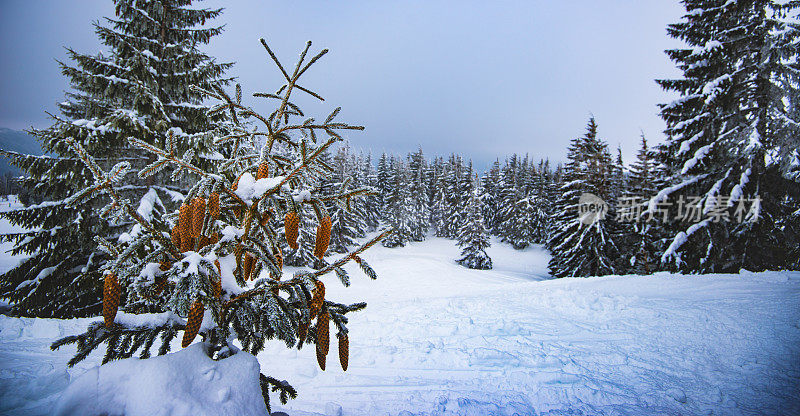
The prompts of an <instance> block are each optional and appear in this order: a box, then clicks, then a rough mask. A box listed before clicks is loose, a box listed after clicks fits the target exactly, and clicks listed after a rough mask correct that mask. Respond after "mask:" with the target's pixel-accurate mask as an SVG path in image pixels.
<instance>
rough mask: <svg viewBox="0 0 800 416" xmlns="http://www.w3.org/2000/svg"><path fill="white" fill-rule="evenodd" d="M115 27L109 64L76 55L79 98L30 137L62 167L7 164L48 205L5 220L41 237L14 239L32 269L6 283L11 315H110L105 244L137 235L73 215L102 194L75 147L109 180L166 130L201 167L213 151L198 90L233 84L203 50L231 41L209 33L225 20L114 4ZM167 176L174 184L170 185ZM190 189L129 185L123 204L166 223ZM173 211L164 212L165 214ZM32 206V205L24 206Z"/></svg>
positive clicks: (182, 2) (2, 293)
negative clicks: (91, 188)
mask: <svg viewBox="0 0 800 416" xmlns="http://www.w3.org/2000/svg"><path fill="white" fill-rule="evenodd" d="M114 3H115V13H116V18H114V19H107V24H108V26H102V25H99V24H98V25H96V32H97V35H98V37H99V38H100V41H101V42H102V44H103V45H104V46H105V47H106V48H107V50H106V52H105V53H98V54H96V55H88V54H82V53H79V52H76V51H74V50H72V49H67V53H68V56H69V59H70V61H71V62H62V63H60V64H61V70H62V73H63V74H64V75H65V76H67V77H68V78H69V80H70V84H71V87H72V91H71V92H69V93H67V98H66V100H65V101H63V102H61V103H60V104H59V109H60V111H61V116H53V119H54V120H55V123H54V124H53V125H52V126H51V127H49V128H46V129H42V130H39V129H34V130H31V131H30V133H31V134H32V135H34V136H35V137H36V138H37V139H38V140H39V141H40V143H41V146H42V148H43V149H44V150H45V151H46V152H48V153H49V154H51V155H52V156H30V155H22V154H12V153H8V152H4V154H5V155H6V156H8V157H10V158H11V160H12V163H13V164H14V165H16V166H18V167H20V168H22V169H23V170H24V171H25V173H26V177H25V178H24V179H22V182H21V183H22V186H23V187H25V188H26V189H28V190H30V191H33V192H34V193H35V194H36V195H39V196H41V197H42V198H43V199H44V202H42V203H39V204H36V205H29V206H28V207H26V208H24V209H20V210H15V211H10V212H6V213H3V214H2V217H4V218H6V219H8V220H9V221H10V222H11V223H12V224H14V225H17V226H20V227H22V228H25V229H29V230H32V231H26V232H22V233H17V234H9V235H5V236H3V238H4V239H5V240H11V241H13V242H14V245H15V246H14V249H13V250H12V252H13V253H14V254H29V255H30V257H29V258H28V259H27V260H25V261H23V262H21V263H20V264H19V265H18V266H17V267H15V268H13V269H12V270H10V271H9V272H7V273H6V274H4V275H3V276H2V277H0V298H5V299H8V300H9V301H10V303H11V304H12V313H14V314H19V315H26V316H46V317H73V316H88V315H92V314H96V313H98V312H99V311H100V308H101V304H100V298H101V294H102V275H101V273H100V270H101V269H102V268H103V265H104V264H105V262H106V261H108V256H107V255H106V254H105V253H103V252H102V251H99V250H97V248H96V247H97V246H96V244H94V242H93V240H92V239H93V238H94V237H95V236H102V237H106V238H111V239H116V238H120V236H122V238H126V237H125V236H126V235H129V234H126V233H125V231H126V230H128V229H129V227H131V225H132V223H131V222H130V221H127V220H123V221H120V222H112V223H109V222H108V221H107V220H105V219H101V218H100V217H99V216H98V212H97V210H96V209H95V208H97V207H96V204H94V203H92V202H88V203H85V204H80V205H75V206H69V205H68V204H67V202H66V198H67V197H68V196H69V195H71V194H72V193H74V192H76V191H78V190H80V189H83V188H84V187H86V186H88V185H90V184H92V183H93V180H94V179H93V176H92V172H91V171H90V170H89V169H88V168H87V167H85V166H84V165H83V163H82V162H81V161H80V160H78V159H77V158H75V157H74V154H73V153H72V152H71V151H70V149H69V148H68V146H67V144H66V139H67V138H72V139H73V140H75V141H77V142H78V143H80V144H81V145H82V146H83V147H84V148H86V149H87V150H88V151H90V152H91V153H92V154H93V155H95V156H96V157H97V159H96V160H97V163H98V164H100V165H101V166H104V167H105V168H108V167H110V166H111V164H112V161H111V159H115V161H121V160H122V159H120V157H121V155H125V156H124V160H126V161H127V162H128V163H131V164H132V165H133V166H135V167H141V166H145V165H147V164H148V163H149V162H150V161H151V160H150V159H151V158H150V157H149V156H148V155H147V154H145V153H143V152H141V151H138V150H135V149H131V148H130V146H129V144H128V143H127V142H126V138H127V137H129V136H136V137H138V138H140V139H141V140H144V141H146V142H148V143H154V144H155V143H159V141H160V140H162V139H161V138H162V137H164V133H165V132H166V130H167V129H172V130H173V134H174V135H177V136H180V146H181V150H186V149H193V150H194V153H193V154H192V155H191V156H189V157H190V159H192V160H194V161H196V162H198V163H199V156H200V155H203V154H205V153H207V151H208V135H207V134H206V133H207V131H208V130H209V129H210V120H209V117H208V115H207V111H206V110H207V107H205V106H204V105H203V104H202V99H201V95H200V94H199V93H197V92H196V91H193V90H191V89H190V88H189V85H192V84H193V85H199V86H202V87H204V88H209V87H210V85H211V84H213V83H220V82H221V83H225V82H226V80H225V79H222V78H221V77H222V76H223V73H224V71H225V70H226V69H227V68H229V67H230V65H231V64H227V63H225V64H220V63H217V62H215V61H214V59H212V58H210V57H209V56H207V55H205V54H203V53H202V52H201V51H200V50H199V49H198V46H199V45H202V44H205V43H208V42H209V40H210V39H211V38H212V37H213V36H214V35H217V34H219V33H220V32H221V31H222V28H221V27H203V25H204V24H205V23H206V21H208V20H210V19H213V18H215V17H217V16H218V15H219V14H220V13H221V10H220V9H217V10H209V9H192V8H191V7H190V5H191V1H190V0H160V1H141V0H138V1H137V0H115V1H114ZM165 175H168V173H165ZM183 185H185V184H183V183H174V184H170V185H168V186H157V185H156V182H155V181H152V180H150V181H148V180H141V181H130V183H129V184H128V186H127V187H125V188H124V189H119V190H118V192H119V194H120V196H121V197H122V198H124V199H129V200H132V201H140V200H141V203H140V207H141V209H142V210H144V211H143V213H144V214H143V215H149V212H150V211H152V210H157V211H162V212H163V211H164V210H165V209H166V208H165V206H166V207H169V206H171V203H172V202H180V198H181V195H180V194H178V193H175V192H173V191H175V190H178V189H182V188H184V186H183ZM162 201H163V202H162ZM23 202H24V203H26V204H29V203H30V201H23Z"/></svg>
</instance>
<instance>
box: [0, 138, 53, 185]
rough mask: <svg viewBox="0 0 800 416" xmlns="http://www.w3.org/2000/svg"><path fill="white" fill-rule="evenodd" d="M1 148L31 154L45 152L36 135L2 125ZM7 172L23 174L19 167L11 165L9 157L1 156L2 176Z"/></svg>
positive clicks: (0, 167) (0, 173)
mask: <svg viewBox="0 0 800 416" xmlns="http://www.w3.org/2000/svg"><path fill="white" fill-rule="evenodd" d="M0 149H2V150H8V151H12V152H18V153H26V154H31V155H41V154H43V153H44V152H43V151H42V147H41V146H39V141H37V140H36V138H35V137H33V136H31V135H29V134H28V133H25V132H24V131H19V130H11V129H7V128H5V127H0ZM6 173H11V174H12V175H14V176H16V175H20V174H21V172H20V170H19V169H18V168H16V167H14V166H11V163H9V161H8V158H6V157H3V156H0V176H5V175H6Z"/></svg>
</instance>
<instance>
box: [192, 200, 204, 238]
mask: <svg viewBox="0 0 800 416" xmlns="http://www.w3.org/2000/svg"><path fill="white" fill-rule="evenodd" d="M205 219H206V200H205V198H203V197H197V198H195V199H194V200H193V201H192V237H194V238H200V235H201V234H202V233H203V222H204V221H205Z"/></svg>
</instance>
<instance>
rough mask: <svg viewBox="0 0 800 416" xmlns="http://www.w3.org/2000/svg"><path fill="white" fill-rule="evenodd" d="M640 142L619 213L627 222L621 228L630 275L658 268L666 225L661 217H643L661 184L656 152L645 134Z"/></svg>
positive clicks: (646, 272) (618, 208)
mask: <svg viewBox="0 0 800 416" xmlns="http://www.w3.org/2000/svg"><path fill="white" fill-rule="evenodd" d="M641 139H642V140H641V147H640V148H639V151H638V152H637V153H636V160H635V161H634V162H633V163H632V164H631V166H630V177H629V180H628V182H627V186H626V187H625V191H624V192H623V195H622V196H621V200H620V202H619V203H618V207H617V213H618V214H619V215H621V216H624V217H625V219H626V221H624V222H622V224H621V225H622V229H623V233H625V234H626V235H625V240H626V241H625V243H624V245H625V248H624V249H621V251H622V252H624V253H626V255H627V256H626V257H627V262H628V267H627V272H628V273H634V274H650V273H652V272H654V271H656V270H658V268H659V263H660V261H659V258H658V253H659V245H660V244H659V243H660V240H661V238H662V237H663V234H664V233H663V229H664V224H663V223H662V222H660V220H661V219H660V218H658V217H650V218H648V217H647V216H643V215H641V214H642V213H643V212H644V211H645V209H646V206H647V205H646V202H647V201H649V200H650V198H652V197H653V196H654V195H655V193H656V186H657V184H658V183H660V182H661V180H660V178H658V167H657V165H656V160H655V157H656V155H655V152H654V151H653V150H652V149H651V148H650V147H649V146H648V145H647V138H646V137H645V136H644V134H642V136H641Z"/></svg>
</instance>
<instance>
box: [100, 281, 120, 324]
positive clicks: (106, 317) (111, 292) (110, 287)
mask: <svg viewBox="0 0 800 416" xmlns="http://www.w3.org/2000/svg"><path fill="white" fill-rule="evenodd" d="M119 293H120V287H119V281H118V280H117V275H116V274H114V273H108V274H106V277H105V280H104V281H103V321H104V322H105V326H106V328H111V327H113V326H114V318H116V317H117V309H118V308H119Z"/></svg>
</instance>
